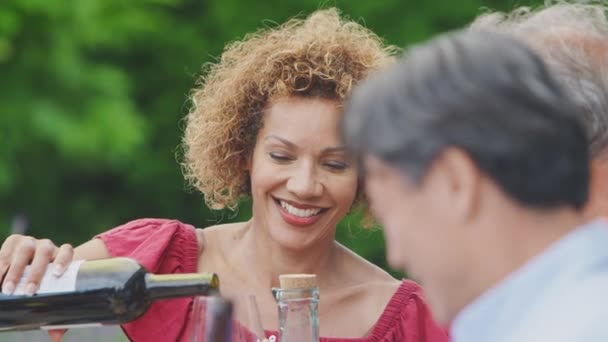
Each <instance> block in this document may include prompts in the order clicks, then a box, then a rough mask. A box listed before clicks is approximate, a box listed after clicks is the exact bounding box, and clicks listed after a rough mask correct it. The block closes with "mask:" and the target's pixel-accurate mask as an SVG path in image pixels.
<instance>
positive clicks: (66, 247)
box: [0, 234, 74, 295]
mask: <svg viewBox="0 0 608 342" xmlns="http://www.w3.org/2000/svg"><path fill="white" fill-rule="evenodd" d="M73 257H74V248H73V247H72V246H71V245H70V244H63V245H61V246H60V247H57V246H56V245H55V244H54V243H53V242H52V241H51V240H48V239H36V238H34V237H31V236H25V235H18V234H14V235H11V236H9V237H8V238H7V239H6V240H5V241H4V243H3V244H2V247H1V248H0V278H2V293H4V294H7V295H8V294H12V293H13V292H14V291H15V288H16V286H17V284H18V283H19V281H20V280H21V277H22V275H23V272H24V270H25V268H26V266H28V265H30V268H29V270H28V274H27V276H26V279H24V280H25V284H26V285H25V293H26V294H27V295H33V294H34V293H36V291H37V290H38V288H39V286H40V281H41V280H42V277H43V276H44V273H45V271H46V270H47V266H48V265H49V264H50V263H53V264H54V266H53V273H54V274H55V275H56V276H59V275H61V274H63V272H64V271H65V269H66V267H67V266H68V265H69V264H70V262H71V261H72V258H73Z"/></svg>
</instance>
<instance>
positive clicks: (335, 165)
mask: <svg viewBox="0 0 608 342" xmlns="http://www.w3.org/2000/svg"><path fill="white" fill-rule="evenodd" d="M325 166H327V167H328V168H330V169H333V170H336V171H339V170H344V169H346V168H347V167H348V165H347V164H346V163H341V162H337V161H332V162H326V163H325Z"/></svg>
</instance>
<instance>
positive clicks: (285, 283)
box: [279, 274, 317, 290]
mask: <svg viewBox="0 0 608 342" xmlns="http://www.w3.org/2000/svg"><path fill="white" fill-rule="evenodd" d="M279 284H280V286H281V289H283V290H292V289H305V288H311V287H316V286H317V276H316V275H314V274H281V275H280V276H279Z"/></svg>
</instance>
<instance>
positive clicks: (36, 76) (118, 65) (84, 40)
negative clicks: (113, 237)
mask: <svg viewBox="0 0 608 342" xmlns="http://www.w3.org/2000/svg"><path fill="white" fill-rule="evenodd" d="M541 2H542V1H512V0H505V1H500V0H493V1H491V0H484V1H482V0H454V1H446V0H426V1H420V0H373V1H372V0H343V1H340V0H334V1H324V2H319V1H318V0H263V1H245V0H127V1H125V0H80V1H70V0H0V241H3V240H4V239H5V238H6V237H7V236H8V235H9V234H11V233H25V234H30V235H33V236H36V237H47V238H51V239H52V240H53V241H55V242H56V243H58V244H60V243H64V242H69V243H71V244H73V245H78V244H80V243H82V242H84V241H86V240H88V239H89V238H91V237H92V236H93V235H95V234H97V233H100V232H102V231H105V230H107V229H109V228H111V227H114V226H117V225H119V224H121V223H124V222H126V221H128V220H131V219H135V218H140V217H164V218H175V219H179V220H181V221H184V222H188V223H191V224H193V225H195V226H198V227H206V226H209V225H212V224H217V223H224V222H230V221H235V220H245V219H247V218H249V216H250V209H249V206H248V204H247V203H244V205H242V206H241V208H240V210H239V211H238V212H237V213H234V212H211V211H209V210H208V209H207V208H206V207H205V205H204V203H203V200H202V196H201V195H200V194H199V193H197V192H196V191H194V190H192V189H189V188H188V186H187V184H186V183H185V182H184V179H183V177H182V174H181V170H180V167H179V165H178V162H177V160H178V154H179V145H180V137H181V134H182V131H183V121H182V119H183V117H184V115H185V113H187V111H188V103H187V97H188V93H189V91H190V89H191V88H192V87H193V86H194V84H195V81H196V78H197V76H198V75H199V71H200V70H201V66H202V65H203V64H204V63H206V62H211V61H214V60H215V58H217V57H218V56H219V55H220V54H221V52H222V48H223V46H224V45H225V44H226V43H227V42H230V41H232V40H235V39H239V38H242V37H243V36H244V35H245V34H246V33H248V32H251V31H253V30H255V29H257V28H259V27H262V26H273V25H276V24H277V23H282V22H284V21H285V20H286V19H287V18H289V17H292V16H295V15H307V14H309V13H311V12H312V11H314V10H315V9H317V8H321V7H330V6H336V7H338V8H340V9H341V10H342V11H343V13H344V14H345V15H347V16H349V17H351V18H353V19H356V20H358V21H360V22H362V23H364V25H365V26H367V27H369V28H370V29H372V30H373V31H375V32H376V33H378V34H379V35H380V36H381V37H383V38H384V39H385V40H386V41H387V42H388V43H391V44H396V45H399V46H402V47H405V46H407V45H408V44H411V43H414V42H419V41H422V40H425V39H427V38H429V37H430V36H432V35H433V34H435V33H439V32H443V31H446V30H452V29H457V28H460V27H462V26H464V25H466V24H467V23H469V22H470V21H471V20H472V19H473V18H474V17H475V16H476V15H478V14H479V13H481V12H482V11H484V10H487V9H493V10H509V9H512V8H514V7H517V6H521V5H531V4H538V3H541ZM338 239H339V240H340V241H341V242H342V243H344V244H345V245H347V246H349V247H351V248H352V249H353V250H354V251H355V252H357V253H359V254H361V255H362V256H364V257H365V258H367V259H368V260H371V261H372V262H374V263H376V264H378V265H380V266H382V267H384V268H387V266H386V263H385V258H384V242H383V239H382V233H381V232H380V231H378V230H375V231H369V230H361V229H359V228H358V224H357V218H356V217H351V218H347V219H346V220H345V221H344V222H342V224H341V226H340V227H339V229H338ZM389 271H391V272H392V273H393V274H394V275H396V276H402V275H401V274H399V273H396V272H394V271H392V270H389ZM68 335H70V334H68ZM115 335H116V331H113V332H110V333H108V335H107V339H106V338H103V337H100V335H97V337H99V338H102V340H112V339H113V338H114V337H113V336H115ZM28 336H30V335H28ZM103 336H105V335H103ZM68 337H69V336H68ZM21 338H26V339H25V340H31V338H32V337H31V336H30V337H27V336H23V335H22V337H21ZM4 340H7V341H8V340H19V337H18V336H17V335H10V338H9V335H7V334H0V341H4ZM25 340H24V341H25ZM67 340H70V339H69V338H68V339H67ZM74 340H77V339H74ZM89 341H91V339H90V338H89Z"/></svg>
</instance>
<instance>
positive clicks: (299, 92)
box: [182, 8, 398, 210]
mask: <svg viewBox="0 0 608 342" xmlns="http://www.w3.org/2000/svg"><path fill="white" fill-rule="evenodd" d="M396 52H398V49H396V48H395V47H393V46H385V45H384V44H383V42H382V40H381V39H380V38H379V37H378V36H377V35H376V34H374V33H373V32H371V31H370V30H368V29H366V28H365V27H363V26H362V25H360V24H358V23H356V22H354V21H350V20H345V19H343V18H341V17H340V13H339V11H338V10H336V9H334V8H331V9H326V10H319V11H316V12H315V13H313V14H312V15H310V16H309V17H308V18H306V19H299V18H293V19H290V20H289V21H287V22H286V23H285V24H283V25H281V26H278V27H276V28H271V29H268V28H265V29H261V30H259V31H257V32H255V33H253V34H249V35H246V36H245V38H244V39H243V40H240V41H235V42H232V43H230V44H228V45H227V46H226V48H225V50H224V52H223V54H222V56H221V59H220V60H219V62H218V63H215V64H210V65H208V66H207V67H208V70H207V73H206V74H205V75H203V76H201V78H200V79H199V81H198V85H197V87H196V88H195V89H194V91H193V93H192V96H191V102H192V109H191V111H190V113H189V114H188V115H187V117H186V128H185V134H184V138H183V147H184V161H183V163H182V165H183V167H184V171H185V176H186V179H187V180H188V181H189V182H190V183H191V184H192V185H194V186H195V187H196V188H197V189H198V190H200V191H201V192H202V193H203V195H204V196H205V203H206V204H207V205H208V206H209V207H210V208H212V209H222V208H225V207H228V208H229V209H232V210H234V209H236V207H237V205H238V202H239V200H240V199H242V198H244V197H246V196H249V195H250V192H249V175H248V172H247V171H246V170H245V167H244V166H245V165H246V162H247V159H248V158H249V156H250V154H251V152H252V150H253V147H254V145H255V140H256V135H257V133H258V131H259V129H260V128H261V127H262V112H263V110H264V108H265V106H266V105H267V104H268V102H269V100H270V99H273V98H278V97H285V96H305V97H306V96H312V97H322V98H327V99H332V100H336V101H338V102H339V103H342V102H343V101H344V99H345V97H346V96H347V95H348V94H349V93H350V91H351V88H352V87H353V85H354V84H355V83H357V82H358V81H360V80H362V79H363V78H365V77H366V76H367V75H368V73H370V72H371V71H373V70H375V69H379V68H381V67H383V66H385V65H388V64H389V63H391V62H392V61H393V60H394V56H395V54H396Z"/></svg>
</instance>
